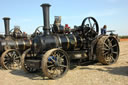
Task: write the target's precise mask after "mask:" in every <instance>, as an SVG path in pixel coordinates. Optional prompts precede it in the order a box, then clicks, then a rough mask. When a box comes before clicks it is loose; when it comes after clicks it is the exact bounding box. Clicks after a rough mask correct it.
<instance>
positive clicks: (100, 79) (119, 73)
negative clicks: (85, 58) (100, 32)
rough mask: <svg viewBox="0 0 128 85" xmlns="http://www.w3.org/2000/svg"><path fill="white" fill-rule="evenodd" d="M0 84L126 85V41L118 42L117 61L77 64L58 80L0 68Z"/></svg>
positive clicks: (127, 42)
mask: <svg viewBox="0 0 128 85" xmlns="http://www.w3.org/2000/svg"><path fill="white" fill-rule="evenodd" d="M0 85H128V41H122V42H120V57H119V60H118V62H117V63H115V64H113V65H109V66H104V65H101V64H99V63H97V64H93V65H88V66H77V67H76V68H74V69H73V70H69V71H68V73H67V74H66V75H65V76H64V77H63V78H60V79H58V80H47V79H44V78H42V77H41V76H39V74H27V73H25V72H24V71H23V70H14V71H11V70H3V69H0Z"/></svg>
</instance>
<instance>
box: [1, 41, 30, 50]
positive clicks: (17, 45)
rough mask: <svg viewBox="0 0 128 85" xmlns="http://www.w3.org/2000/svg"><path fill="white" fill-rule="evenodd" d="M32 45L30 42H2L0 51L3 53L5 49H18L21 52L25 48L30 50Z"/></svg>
mask: <svg viewBox="0 0 128 85" xmlns="http://www.w3.org/2000/svg"><path fill="white" fill-rule="evenodd" d="M31 45H32V42H31V40H27V39H26V40H15V41H14V40H2V41H1V43H0V47H1V49H0V51H4V50H7V49H18V50H21V51H24V50H26V49H27V48H30V46H31Z"/></svg>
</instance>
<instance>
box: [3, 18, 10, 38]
mask: <svg viewBox="0 0 128 85" xmlns="http://www.w3.org/2000/svg"><path fill="white" fill-rule="evenodd" d="M3 20H4V26H5V36H6V37H7V36H10V33H9V31H10V23H9V21H10V18H9V17H4V18H3Z"/></svg>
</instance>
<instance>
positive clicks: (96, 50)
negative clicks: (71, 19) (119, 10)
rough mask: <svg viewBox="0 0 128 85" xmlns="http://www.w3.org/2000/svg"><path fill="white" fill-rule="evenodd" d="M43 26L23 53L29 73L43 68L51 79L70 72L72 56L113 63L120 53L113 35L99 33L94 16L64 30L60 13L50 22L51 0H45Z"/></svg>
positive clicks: (74, 58)
mask: <svg viewBox="0 0 128 85" xmlns="http://www.w3.org/2000/svg"><path fill="white" fill-rule="evenodd" d="M41 7H42V8H43V16H44V17H43V19H44V26H43V31H44V33H42V34H41V35H37V36H35V37H34V38H33V40H32V45H31V48H29V49H27V50H26V51H25V52H24V53H23V54H22V57H21V58H22V59H21V63H22V68H23V69H24V70H25V71H26V72H29V73H35V72H38V71H42V72H43V74H44V75H45V76H46V77H48V78H51V79H56V78H60V77H62V76H63V75H64V74H66V73H67V71H68V69H69V67H70V62H72V60H84V62H87V61H95V60H98V61H99V62H100V63H102V64H107V65H109V64H113V63H115V62H116V61H117V59H118V57H119V45H118V41H117V40H116V38H115V37H113V36H111V35H98V33H99V26H98V23H97V21H96V19H95V18H93V17H87V18H85V19H84V20H83V21H82V24H81V25H80V26H74V28H73V29H70V30H65V27H64V26H62V25H61V17H55V22H54V24H53V26H52V27H50V23H49V7H50V5H49V4H42V5H41Z"/></svg>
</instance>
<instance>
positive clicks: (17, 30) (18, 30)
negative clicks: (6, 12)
mask: <svg viewBox="0 0 128 85" xmlns="http://www.w3.org/2000/svg"><path fill="white" fill-rule="evenodd" d="M9 33H10V34H13V33H20V34H22V31H21V30H20V29H18V28H17V29H16V31H15V28H14V29H11V30H10V31H9Z"/></svg>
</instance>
